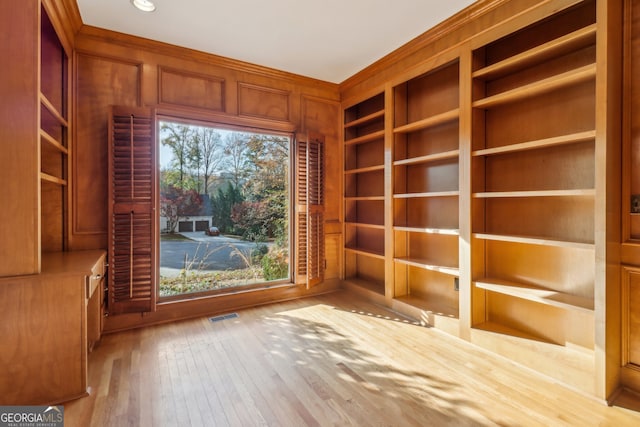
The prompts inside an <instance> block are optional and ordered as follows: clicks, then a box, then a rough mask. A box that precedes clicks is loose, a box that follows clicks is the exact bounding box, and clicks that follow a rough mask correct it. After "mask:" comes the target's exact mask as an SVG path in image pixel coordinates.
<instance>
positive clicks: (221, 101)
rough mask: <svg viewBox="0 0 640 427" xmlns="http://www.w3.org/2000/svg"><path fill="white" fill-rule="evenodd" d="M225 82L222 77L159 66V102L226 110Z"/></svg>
mask: <svg viewBox="0 0 640 427" xmlns="http://www.w3.org/2000/svg"><path fill="white" fill-rule="evenodd" d="M225 83H226V82H225V79H224V78H222V77H216V76H210V75H205V74H199V73H191V72H186V71H181V70H176V69H172V68H167V67H163V66H158V104H172V105H179V106H185V107H195V108H203V109H206V110H211V111H220V112H224V111H226V104H225V90H226V88H225V86H226V85H225ZM194 100H195V101H196V102H193V101H194Z"/></svg>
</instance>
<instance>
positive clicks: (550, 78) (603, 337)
mask: <svg viewBox="0 0 640 427" xmlns="http://www.w3.org/2000/svg"><path fill="white" fill-rule="evenodd" d="M509 5H510V6H511V4H510V3H509ZM513 7H514V8H515V6H513ZM622 17H623V15H622V6H621V4H620V2H617V1H615V0H552V1H549V2H540V3H539V4H536V5H535V6H533V7H531V8H528V9H526V10H523V11H520V13H518V14H517V15H514V19H509V20H506V21H504V22H502V23H497V24H496V25H494V26H492V27H490V28H486V29H484V30H483V31H480V32H474V33H472V34H470V35H469V38H468V39H466V40H464V41H459V40H457V39H456V42H455V43H454V44H453V45H449V46H445V45H443V46H440V48H435V47H434V49H433V50H429V49H430V48H431V47H432V45H429V48H427V47H426V45H425V47H424V51H425V52H432V54H431V55H426V56H425V58H424V59H423V60H421V61H420V62H418V63H414V65H413V66H412V67H409V68H402V67H397V68H396V69H395V72H389V73H388V74H386V76H387V79H386V81H385V82H384V83H385V86H384V87H385V94H386V96H387V99H386V103H383V102H382V100H381V99H380V100H379V101H378V103H377V106H376V108H365V109H364V110H363V111H362V112H361V111H359V110H358V109H359V108H360V104H356V105H353V104H346V105H345V140H344V145H345V159H346V161H345V176H346V177H345V183H346V185H345V188H346V193H345V208H346V214H345V221H346V225H345V238H346V241H347V247H346V248H345V252H346V253H347V255H346V258H345V272H346V277H347V278H353V277H358V278H359V279H360V280H361V281H363V282H373V283H374V285H369V286H373V287H376V288H378V289H380V290H381V292H382V290H383V289H386V295H385V299H384V301H383V302H384V303H385V304H386V305H388V306H390V307H392V308H394V309H396V310H398V311H399V312H403V313H405V314H408V315H411V316H413V317H414V318H416V319H419V320H420V321H422V322H423V323H426V324H429V325H431V326H435V327H437V328H439V329H441V330H443V331H445V332H448V333H450V334H452V335H456V336H459V337H460V338H462V339H465V340H468V341H470V342H472V343H474V344H477V345H479V346H480V347H483V348H485V349H487V350H490V351H493V352H496V353H499V354H501V355H503V356H505V357H507V358H509V359H510V360H513V361H515V362H517V363H520V364H522V365H524V366H527V367H529V368H531V369H534V370H536V371H538V372H540V373H542V374H544V375H547V376H549V377H552V378H554V379H555V380H557V381H560V382H562V383H564V384H567V385H569V386H571V387H573V388H576V389H579V390H582V391H584V392H586V393H588V394H592V395H595V396H597V397H599V398H602V399H606V398H609V397H610V396H611V395H612V393H613V392H614V391H615V389H616V387H617V386H618V385H619V384H620V381H619V379H620V375H621V374H620V369H621V368H620V366H621V361H623V356H622V355H623V354H624V352H625V351H626V350H625V348H623V345H624V344H625V341H624V340H625V339H628V337H627V336H628V335H629V334H630V333H629V331H628V330H625V327H627V329H628V326H625V324H624V321H625V320H624V319H622V320H621V319H620V313H621V312H624V309H625V308H624V307H621V305H622V304H624V303H625V300H624V298H625V297H626V298H627V299H628V293H629V292H630V291H629V289H630V288H631V286H632V284H631V282H630V281H631V273H630V272H629V271H624V268H622V269H621V268H620V266H621V260H625V259H627V260H630V259H632V258H631V257H632V256H633V254H635V252H636V251H635V249H634V248H632V247H631V245H630V244H627V245H626V246H625V245H622V246H621V245H620V243H621V234H624V236H622V238H623V239H627V240H630V241H631V240H634V239H636V240H637V235H640V234H639V233H638V230H639V229H640V227H637V224H636V222H637V221H636V216H637V215H638V214H637V212H633V206H634V205H633V201H632V200H629V199H630V198H631V197H630V196H631V194H635V191H634V190H633V188H635V187H632V185H631V184H627V188H623V191H621V189H620V188H621V173H620V166H621V163H622V162H621V145H622V144H621V143H620V141H621V139H622V138H621V133H622V129H621V127H620V122H621V117H622V105H621V103H620V91H621V90H622V88H623V86H622V84H621V79H622V69H621V68H622V65H621V64H622V49H621V44H622V43H621V38H622V30H621V24H622V20H623V19H622ZM433 46H435V45H433ZM421 49H422V48H421ZM421 52H422V51H421ZM414 54H417V53H414ZM414 54H412V55H414ZM411 59H413V58H411ZM409 62H410V61H409ZM381 66H382V65H381ZM380 80H381V78H376V79H373V80H371V82H370V85H371V88H370V89H369V90H373V88H374V87H380ZM366 82H367V81H366V80H365V81H364V83H362V86H361V90H363V91H364V90H366V89H367V84H366ZM354 92H355V91H351V92H347V93H348V94H349V96H350V97H351V98H350V99H354V98H357V97H358V94H357V93H354ZM364 96H365V93H362V97H363V98H364ZM367 102H370V101H365V102H364V104H363V105H369V106H370V104H367ZM383 105H384V108H383ZM383 109H384V111H382V110H383ZM383 116H385V117H386V119H385V120H384V125H383V120H382V117H383ZM374 117H375V119H374ZM371 122H375V123H376V126H377V127H369V128H367V131H364V132H354V133H349V129H350V126H352V127H354V128H357V127H358V126H359V125H360V124H363V123H371ZM384 126H386V129H385V128H384ZM376 133H377V135H376V136H375V138H374V137H371V136H370V134H376ZM383 135H385V140H384V141H382V140H378V142H376V143H375V144H372V145H371V146H369V147H366V148H365V146H364V145H362V148H361V149H360V150H355V149H354V148H353V146H354V145H358V144H361V143H363V142H365V141H372V140H374V139H376V138H382V137H383ZM373 147H375V148H373ZM630 163H631V161H630ZM367 173H371V174H372V176H373V175H374V174H375V176H376V178H375V179H366V180H364V179H362V180H361V179H360V178H359V177H360V176H361V175H365V174H367ZM626 174H627V176H630V175H632V172H631V171H630V170H629V166H628V165H627V171H626ZM356 177H358V178H356ZM362 184H364V185H362ZM621 194H622V197H625V198H626V200H624V201H621V200H620V198H621ZM363 197H373V198H374V199H375V203H377V205H376V207H375V211H374V208H373V205H372V206H371V210H370V211H368V212H367V213H362V209H355V208H354V206H356V202H357V201H358V200H363V199H362V198H363ZM636 204H637V202H636ZM621 206H624V207H625V211H629V210H631V214H630V215H627V216H626V217H625V219H624V221H625V222H624V224H625V227H626V228H625V227H622V226H621V225H622V224H623V222H622V220H621V216H622V215H621V211H620V208H621ZM636 209H637V207H636ZM383 210H384V213H383V212H382V211H383ZM356 211H357V212H359V213H358V214H353V212H356ZM359 224H362V225H359ZM367 227H369V228H370V229H371V234H370V236H371V237H372V236H373V235H374V233H375V236H377V237H376V238H375V239H374V238H372V239H370V240H371V241H377V242H379V245H380V246H378V247H377V251H373V252H375V254H374V255H373V256H369V258H366V259H365V260H367V262H369V261H368V260H369V259H370V258H373V257H376V263H377V264H376V265H379V266H380V268H379V269H376V268H372V267H371V266H372V265H374V264H373V263H370V262H369V264H367V267H366V270H367V273H368V272H370V271H376V270H377V271H378V273H377V274H375V275H374V278H373V279H371V277H370V276H367V274H366V273H365V274H358V273H357V272H359V271H362V262H361V260H357V259H356V255H355V254H356V253H360V252H358V248H359V249H363V248H368V247H367V246H366V245H362V244H360V242H361V240H359V239H357V238H354V236H360V235H362V234H358V233H360V231H359V230H360V229H365V228H367ZM384 237H386V241H385V240H384ZM353 242H358V243H357V244H355V245H352V243H353ZM621 247H622V249H621ZM369 248H370V247H369ZM382 248H385V249H386V250H385V251H384V253H383V251H382ZM368 253H370V252H368ZM621 253H622V255H621ZM625 257H626V258H625ZM378 260H379V261H378ZM382 260H384V261H385V263H384V265H385V266H386V276H385V275H384V273H385V272H383V271H382V265H383V263H382ZM626 262H629V261H626ZM391 270H392V271H391ZM621 271H622V272H621ZM383 278H385V279H386V287H385V284H383V283H381V281H382V280H383ZM625 281H626V282H625ZM621 284H622V286H621ZM362 286H365V285H362ZM625 286H626V287H625ZM625 292H626V294H625ZM621 324H622V326H621ZM625 334H627V335H625Z"/></svg>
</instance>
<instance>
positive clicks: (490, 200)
mask: <svg viewBox="0 0 640 427" xmlns="http://www.w3.org/2000/svg"><path fill="white" fill-rule="evenodd" d="M472 55H473V72H472V79H473V82H472V85H473V102H472V109H473V111H472V115H473V117H472V129H473V131H472V152H471V156H472V164H471V179H472V184H471V190H472V193H471V197H472V201H471V203H472V211H473V212H474V213H473V215H472V231H473V233H472V247H473V248H474V249H473V255H472V260H471V262H472V264H473V267H472V271H473V273H472V287H471V289H472V328H474V329H475V330H476V331H474V333H473V334H472V339H473V340H474V341H476V342H478V343H480V344H482V345H483V346H486V347H489V348H491V349H493V350H495V351H497V352H500V353H503V354H504V355H506V356H508V357H510V358H512V359H514V360H517V361H519V362H521V363H524V364H526V365H528V366H530V367H533V368H535V369H537V370H539V371H541V372H544V373H546V374H549V375H551V376H554V377H557V378H558V377H559V378H561V379H563V380H564V381H566V382H568V383H571V384H572V385H574V386H577V387H579V388H582V389H593V382H594V381H595V378H594V351H595V341H594V340H595V327H596V326H595V319H594V284H595V277H596V253H595V250H596V246H595V230H596V224H595V221H596V215H595V203H596V199H595V196H596V173H595V172H596V161H597V159H596V146H595V140H596V114H595V111H596V79H595V77H596V5H595V2H593V1H587V2H583V3H581V4H579V5H577V6H575V7H572V8H569V9H568V10H565V11H563V12H561V13H558V14H556V15H553V16H552V17H549V18H547V19H545V20H543V21H541V22H539V23H535V24H532V25H530V26H528V27H526V28H524V29H522V30H520V31H517V32H515V33H513V34H510V35H508V36H506V37H503V38H500V39H498V40H495V41H493V42H491V43H489V44H487V45H484V46H482V47H479V48H477V49H475V50H474V51H473V53H472ZM484 332H486V333H484ZM505 337H511V338H505ZM505 342H506V343H505Z"/></svg>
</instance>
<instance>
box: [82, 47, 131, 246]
mask: <svg viewBox="0 0 640 427" xmlns="http://www.w3.org/2000/svg"><path fill="white" fill-rule="evenodd" d="M76 66H77V70H76V74H77V76H76V78H77V83H76V85H77V93H76V108H75V114H76V123H77V130H76V141H75V152H74V156H73V165H74V167H73V171H74V179H73V182H74V188H73V230H72V231H73V234H74V235H94V236H95V237H96V239H97V240H95V242H94V243H93V245H92V246H93V248H96V249H97V248H101V247H106V233H107V224H108V219H107V211H108V209H107V197H106V195H107V174H106V171H107V163H108V162H107V155H108V127H107V124H108V118H109V106H110V105H128V106H136V105H138V103H139V99H140V88H141V82H140V79H141V65H140V64H138V63H134V62H126V61H121V60H117V59H112V58H106V57H99V56H94V55H89V54H84V53H80V54H78V55H77V58H76ZM72 245H73V238H72ZM75 249H78V248H75Z"/></svg>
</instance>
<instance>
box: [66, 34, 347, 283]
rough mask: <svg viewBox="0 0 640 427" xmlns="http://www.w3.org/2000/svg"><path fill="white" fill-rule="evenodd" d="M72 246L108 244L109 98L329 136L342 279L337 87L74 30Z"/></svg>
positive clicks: (331, 225) (333, 256) (331, 266)
mask: <svg viewBox="0 0 640 427" xmlns="http://www.w3.org/2000/svg"><path fill="white" fill-rule="evenodd" d="M75 44H76V46H75V47H76V49H75V58H74V63H75V70H74V82H75V88H74V112H75V123H76V128H75V135H74V142H75V150H74V156H73V167H72V170H73V172H74V177H73V178H74V179H73V182H74V185H73V188H72V191H73V195H72V200H73V216H72V224H71V227H70V239H69V240H70V247H71V249H73V250H76V249H96V248H104V247H106V243H107V214H106V212H107V197H106V194H107V174H106V171H107V117H108V115H107V113H108V108H109V106H110V105H129V106H157V107H158V109H159V111H167V112H170V113H171V114H181V115H184V116H185V117H187V116H191V117H193V118H198V119H202V120H213V121H218V122H222V123H227V124H248V125H250V126H252V127H257V128H262V129H272V130H282V129H288V130H293V131H295V132H306V131H313V132H319V133H322V134H324V135H325V138H326V144H327V153H326V155H327V177H326V178H327V192H328V196H329V197H327V209H326V214H327V216H326V218H327V222H328V227H327V232H328V233H329V236H328V240H327V242H328V243H327V249H328V250H327V256H328V259H327V264H328V265H327V273H328V278H338V277H339V274H340V268H339V263H340V261H339V260H340V256H339V253H338V251H337V249H332V248H333V247H334V246H335V247H336V248H339V247H340V245H339V244H336V243H335V240H336V239H339V238H340V234H339V233H340V225H339V224H340V198H339V197H333V196H332V195H339V194H341V188H340V186H341V185H340V181H341V180H340V176H341V175H340V173H341V161H340V150H339V137H340V135H339V132H338V128H339V112H340V103H339V93H338V86H337V85H335V84H330V83H326V82H321V81H318V80H314V79H310V78H306V77H301V76H297V75H292V74H288V73H284V72H280V71H275V70H271V69H268V68H263V67H259V66H255V65H251V64H246V63H242V62H239V61H234V60H231V59H227V58H222V57H217V56H213V55H207V54H204V53H201V52H196V51H192V50H189V49H184V48H179V47H175V46H170V45H166V44H162V43H159V42H155V41H150V40H142V39H138V38H135V37H131V36H126V35H123V34H117V33H113V32H109V31H106V30H102V29H97V28H92V27H83V28H82V29H81V30H80V31H79V33H78V34H77V36H76V43H75Z"/></svg>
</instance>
